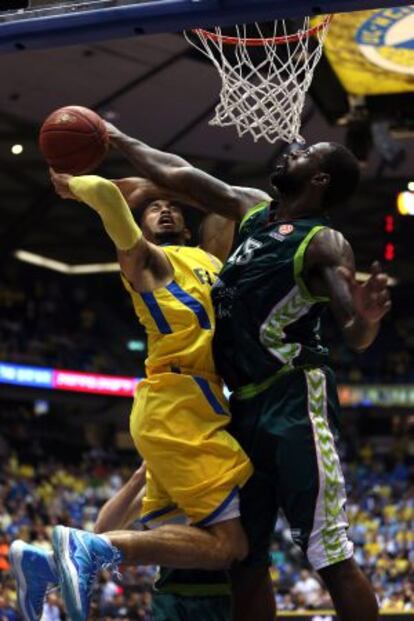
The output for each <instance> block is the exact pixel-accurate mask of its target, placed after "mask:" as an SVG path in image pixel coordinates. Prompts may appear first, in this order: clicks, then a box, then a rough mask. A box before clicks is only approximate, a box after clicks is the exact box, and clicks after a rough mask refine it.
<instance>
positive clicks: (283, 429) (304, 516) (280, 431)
mask: <svg viewBox="0 0 414 621" xmlns="http://www.w3.org/2000/svg"><path fill="white" fill-rule="evenodd" d="M231 411H232V424H231V428H230V432H231V433H232V435H233V436H234V437H235V438H236V439H237V440H238V441H239V442H240V444H241V446H242V447H243V448H244V450H245V451H246V453H247V454H248V456H249V457H250V459H251V460H252V462H253V465H254V468H255V474H254V475H253V476H252V478H251V479H250V480H249V481H248V482H247V484H246V485H245V486H244V487H243V488H242V490H241V496H240V501H241V518H242V522H243V525H244V527H245V529H246V532H247V535H248V538H249V542H250V555H249V557H248V559H247V560H246V561H245V562H246V563H248V564H253V563H267V562H268V553H269V548H270V544H271V540H272V535H273V532H274V528H275V524H276V520H277V516H278V512H279V509H282V510H283V512H284V514H285V516H286V518H287V520H288V522H289V525H290V529H291V534H292V538H293V541H294V542H295V543H296V544H298V545H299V546H300V547H301V548H302V550H303V551H304V553H306V555H307V557H308V560H309V562H310V563H311V565H312V566H313V567H314V569H317V570H318V569H322V568H323V567H327V566H329V565H333V564H335V563H338V562H339V561H342V560H345V559H347V558H350V557H352V554H353V545H352V543H351V542H350V541H349V540H348V537H347V528H348V522H347V518H346V515H345V510H344V506H345V501H346V494H345V482H344V477H343V474H342V470H341V466H340V462H339V457H338V452H337V449H336V445H335V437H336V435H337V430H338V421H339V411H340V410H339V403H338V397H337V391H336V383H335V378H334V374H333V372H332V371H331V370H330V369H328V368H315V369H307V370H303V369H301V370H299V369H298V370H296V371H292V372H291V373H287V374H285V375H282V376H281V377H280V378H278V379H277V381H275V382H274V383H273V384H272V385H271V386H270V387H269V388H267V389H266V390H264V391H263V392H260V393H259V394H257V395H256V396H253V397H251V398H248V399H244V400H241V399H237V398H234V397H233V398H232V400H231Z"/></svg>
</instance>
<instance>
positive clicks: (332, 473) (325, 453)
mask: <svg viewBox="0 0 414 621" xmlns="http://www.w3.org/2000/svg"><path fill="white" fill-rule="evenodd" d="M305 373H306V377H307V382H308V400H309V410H310V417H311V420H312V424H313V428H314V432H315V434H316V438H315V440H316V443H317V445H318V449H319V454H320V457H321V464H320V466H322V469H323V478H324V492H323V493H324V498H323V511H324V514H325V519H324V524H325V526H324V528H323V531H322V541H323V546H324V549H325V554H326V557H327V560H328V561H329V562H330V563H332V562H339V561H341V560H344V559H345V558H346V554H345V552H344V550H343V549H342V544H341V541H340V538H339V534H338V527H337V521H338V516H339V515H340V513H341V512H342V503H341V491H342V487H343V485H342V481H341V473H340V470H339V465H338V461H337V459H338V458H337V455H336V450H335V444H334V438H333V435H332V432H331V430H330V429H329V425H328V422H327V420H326V417H325V408H324V403H325V398H326V394H325V378H324V374H323V372H322V371H321V370H320V369H312V370H310V371H305Z"/></svg>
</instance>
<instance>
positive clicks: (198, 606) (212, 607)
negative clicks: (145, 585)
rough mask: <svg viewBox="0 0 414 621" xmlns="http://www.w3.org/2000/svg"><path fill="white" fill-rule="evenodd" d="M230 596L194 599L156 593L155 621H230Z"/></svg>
mask: <svg viewBox="0 0 414 621" xmlns="http://www.w3.org/2000/svg"><path fill="white" fill-rule="evenodd" d="M230 619H231V600H230V595H214V596H208V595H207V596H204V597H193V596H183V595H175V594H173V593H155V594H154V596H153V600H152V620H153V621H230Z"/></svg>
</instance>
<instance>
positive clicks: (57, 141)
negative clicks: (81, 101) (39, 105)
mask: <svg viewBox="0 0 414 621" xmlns="http://www.w3.org/2000/svg"><path fill="white" fill-rule="evenodd" d="M39 147H40V150H41V152H42V155H43V156H44V158H45V159H46V161H47V163H48V164H49V166H51V167H52V168H53V169H54V170H56V172H61V173H68V174H71V175H82V174H84V173H87V172H90V171H91V170H94V169H95V168H96V167H97V166H99V164H100V163H101V162H102V160H103V158H104V157H105V155H106V152H107V149H108V134H107V131H106V127H105V123H104V121H103V120H102V119H101V117H100V116H99V115H98V114H96V112H93V110H89V109H88V108H84V107H82V106H65V107H64V108H59V109H58V110H55V111H54V112H52V114H50V115H49V116H48V117H47V119H46V120H45V122H44V123H43V125H42V127H41V129H40V135H39Z"/></svg>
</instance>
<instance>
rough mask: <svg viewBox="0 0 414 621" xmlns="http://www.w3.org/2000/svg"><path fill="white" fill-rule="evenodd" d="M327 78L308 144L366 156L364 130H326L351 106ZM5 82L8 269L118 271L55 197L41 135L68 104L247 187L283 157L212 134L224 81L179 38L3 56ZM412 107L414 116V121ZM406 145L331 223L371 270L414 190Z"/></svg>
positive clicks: (1, 148) (370, 174) (312, 105)
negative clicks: (24, 262)
mask: <svg viewBox="0 0 414 621" xmlns="http://www.w3.org/2000/svg"><path fill="white" fill-rule="evenodd" d="M325 71H326V66H325V67H324V66H322V67H321V70H320V74H318V75H317V77H316V82H315V85H314V89H313V94H314V97H313V99H311V98H310V99H309V101H308V104H307V107H306V109H305V113H304V130H303V134H304V136H305V138H306V139H307V141H309V142H314V141H319V140H334V141H338V142H345V141H346V140H347V139H348V140H351V141H352V140H353V143H354V144H356V145H357V147H360V148H361V149H362V150H363V145H364V139H365V138H364V127H362V129H361V126H360V124H359V125H358V123H356V124H354V125H353V130H354V132H353V134H350V133H349V126H348V127H345V126H341V125H337V124H332V123H330V122H328V118H330V119H332V118H333V117H335V115H336V117H338V116H340V115H341V114H342V112H345V111H346V107H347V101H346V98H345V99H344V93H343V92H341V91H339V90H335V89H334V87H333V86H332V89H331V90H330V87H329V89H328V91H329V92H327V84H328V83H327V81H326V79H325V78H326V76H325V73H324V72H325ZM0 82H1V84H2V88H1V92H0V188H1V195H0V196H1V198H0V202H1V210H0V213H1V220H0V235H1V241H0V252H2V253H3V261H6V260H9V259H10V257H11V256H13V253H14V251H15V250H16V249H25V250H29V251H31V252H35V253H39V254H42V255H44V256H47V257H50V258H53V259H57V260H60V261H65V262H68V263H71V264H79V263H89V262H97V261H111V260H113V256H114V255H113V250H112V247H111V244H110V243H109V242H108V240H107V239H106V238H105V235H104V234H103V232H102V229H101V227H100V224H99V222H98V221H97V218H96V217H95V215H94V214H93V213H91V212H90V210H88V209H87V208H86V207H84V206H83V205H80V204H72V203H70V204H69V203H65V202H64V201H61V200H60V199H59V198H58V197H56V196H55V195H54V193H53V192H52V191H51V188H50V184H49V181H48V174H47V166H46V164H45V162H44V161H43V160H42V158H41V156H40V154H39V151H38V148H37V135H38V130H39V127H40V124H41V123H42V121H43V120H44V118H45V117H46V116H47V115H48V114H49V113H50V112H51V111H52V110H54V109H55V108H58V107H60V106H63V105H68V104H78V105H84V106H88V107H90V108H94V109H96V110H98V111H99V112H100V113H101V114H102V115H104V116H105V117H106V118H107V119H108V120H111V121H112V122H114V123H116V124H117V125H118V126H119V127H120V128H121V129H122V130H123V131H125V132H127V133H129V134H131V135H134V136H137V137H139V138H140V139H142V140H144V141H147V142H148V143H150V144H151V145H154V146H156V147H160V148H162V149H170V150H172V151H174V152H176V153H179V154H181V155H183V156H185V157H187V158H188V159H190V161H191V162H193V163H195V164H197V165H199V166H201V167H203V168H204V169H205V170H207V171H209V172H211V173H213V174H216V175H218V176H220V177H222V178H223V179H226V180H227V181H229V182H232V183H237V184H240V185H242V184H246V185H257V186H258V187H262V188H266V187H267V186H266V175H267V172H268V171H269V169H270V168H271V166H272V163H273V162H274V160H275V158H276V157H277V156H278V154H280V152H281V150H283V148H284V146H283V145H281V146H280V145H279V146H272V145H270V144H267V143H266V142H263V141H262V142H259V143H256V144H255V143H253V142H252V140H251V139H250V138H245V139H242V140H240V139H239V138H237V136H236V135H235V132H234V131H233V130H232V129H226V130H223V129H218V128H213V127H210V126H209V125H208V120H209V118H210V117H211V114H212V110H213V108H214V106H215V104H216V102H217V98H218V88H219V80H218V76H217V74H216V72H215V70H214V69H213V68H212V67H210V65H209V64H208V63H206V62H205V61H204V60H203V59H202V58H200V57H199V56H197V54H196V53H195V52H194V51H193V50H190V49H189V47H188V45H187V43H186V42H185V40H184V39H183V38H182V36H180V35H174V34H168V35H151V36H145V37H140V38H135V39H125V40H119V41H112V42H104V43H99V44H94V45H91V46H85V45H81V46H74V47H67V48H59V49H54V50H42V51H26V52H21V53H14V54H4V55H2V56H0ZM329 93H330V94H329ZM412 97H413V95H410V102H409V105H410V107H411V109H412V110H414V105H412V104H413V100H412ZM398 101H400V100H398ZM407 101H408V100H407ZM407 101H405V104H404V105H406V104H407ZM327 102H328V103H327ZM398 105H399V104H398ZM358 132H359V133H358ZM399 136H400V140H399V143H398V144H399V145H400V146H402V147H403V148H404V151H405V158H401V160H402V161H400V162H399V161H397V162H395V163H394V167H391V166H385V167H384V166H383V164H382V163H381V161H382V160H381V156H380V154H379V153H378V150H376V149H375V148H373V149H371V151H370V153H369V154H367V162H366V165H365V166H364V168H363V177H364V182H363V185H362V188H361V192H360V195H359V197H358V198H357V199H356V200H355V201H354V202H353V204H352V205H351V206H350V207H349V209H348V210H347V211H346V212H341V213H339V214H337V216H336V218H335V219H334V221H335V222H336V223H337V225H338V226H339V227H340V228H342V229H343V230H344V232H345V233H346V234H347V235H348V236H349V237H350V238H351V240H352V241H353V242H354V245H355V246H356V249H357V258H358V261H359V263H360V264H361V267H363V268H366V266H367V265H368V263H369V262H370V261H371V260H372V259H374V258H377V257H378V256H380V257H381V253H382V247H383V238H382V232H383V225H382V223H383V218H384V214H386V213H390V212H391V213H392V212H393V211H394V204H393V201H394V196H395V193H396V191H397V189H405V186H406V182H407V180H409V179H410V178H414V139H413V136H412V132H411V131H408V130H404V128H399ZM16 143H18V144H22V145H23V147H24V150H23V153H22V154H21V155H18V156H15V155H12V154H11V150H10V149H11V147H12V145H13V144H16ZM100 172H101V173H102V174H104V175H106V176H109V177H118V176H119V177H120V176H125V175H131V174H133V170H132V168H131V167H130V165H129V164H128V163H127V162H125V161H124V160H123V159H122V157H121V156H120V155H119V154H117V153H115V152H114V153H111V154H110V155H109V157H108V159H107V161H106V162H105V163H104V165H103V166H102V168H101V170H100ZM407 220H411V219H407ZM412 220H414V218H413V219H412ZM407 227H408V228H407ZM412 228H413V227H412V223H411V222H409V223H407V226H405V224H404V234H405V235H407V234H408V232H410V231H411V233H414V230H412ZM411 233H410V235H411ZM412 238H413V237H412V235H411V239H412ZM412 246H413V245H412V243H411V245H410V243H409V242H408V244H406V247H405V248H404V253H403V254H404V256H402V255H401V260H400V261H399V262H396V263H395V265H394V268H393V269H394V272H395V273H396V275H397V276H402V275H406V274H407V270H410V266H411V265H412V260H413V259H414V250H412ZM411 271H413V270H411Z"/></svg>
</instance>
